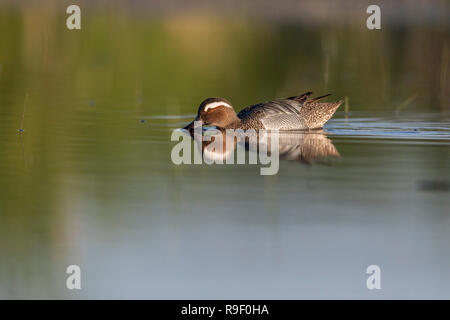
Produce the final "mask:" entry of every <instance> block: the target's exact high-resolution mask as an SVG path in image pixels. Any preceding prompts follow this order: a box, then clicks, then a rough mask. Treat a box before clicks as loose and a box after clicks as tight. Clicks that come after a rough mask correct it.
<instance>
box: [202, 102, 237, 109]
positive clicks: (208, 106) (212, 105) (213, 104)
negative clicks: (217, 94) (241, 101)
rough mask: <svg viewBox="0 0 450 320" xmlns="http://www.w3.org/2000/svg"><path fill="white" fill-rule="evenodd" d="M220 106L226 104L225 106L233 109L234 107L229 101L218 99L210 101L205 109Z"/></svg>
mask: <svg viewBox="0 0 450 320" xmlns="http://www.w3.org/2000/svg"><path fill="white" fill-rule="evenodd" d="M219 106H225V107H227V108H231V109H233V107H232V106H230V105H229V104H228V103H226V102H223V101H217V102H211V103H208V104H207V105H206V106H205V109H204V110H205V111H206V110H208V109H214V108H217V107H219Z"/></svg>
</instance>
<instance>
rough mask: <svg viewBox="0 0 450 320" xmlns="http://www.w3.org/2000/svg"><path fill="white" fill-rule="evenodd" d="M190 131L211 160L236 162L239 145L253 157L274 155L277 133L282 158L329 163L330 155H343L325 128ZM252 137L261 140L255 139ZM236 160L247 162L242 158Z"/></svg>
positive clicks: (337, 156) (206, 160)
mask: <svg viewBox="0 0 450 320" xmlns="http://www.w3.org/2000/svg"><path fill="white" fill-rule="evenodd" d="M189 133H190V135H191V137H192V138H193V139H194V141H195V142H196V146H197V148H198V150H199V151H200V152H201V154H202V155H203V159H204V161H205V162H207V163H217V162H221V163H223V162H226V163H233V160H234V157H235V154H237V156H238V157H239V151H236V152H235V150H236V149H239V148H241V149H244V150H245V151H247V152H248V157H249V158H251V157H252V154H253V155H254V158H256V155H257V153H258V152H259V155H260V156H261V154H264V153H267V154H268V155H270V153H271V150H272V151H273V149H272V147H274V146H272V145H271V144H272V143H274V142H275V140H274V138H275V137H277V138H278V143H277V144H278V154H279V158H280V159H283V160H287V161H295V162H298V163H303V164H313V163H322V164H325V163H327V162H326V161H325V160H326V159H327V158H339V157H340V154H339V152H338V150H337V149H336V147H335V146H334V145H333V143H332V142H331V140H330V139H329V138H328V137H327V136H326V133H325V132H324V131H323V130H309V131H278V132H277V133H276V135H274V133H271V131H264V132H263V133H261V132H260V131H259V132H258V131H254V134H248V131H241V132H240V133H239V132H238V133H236V131H232V133H230V130H225V129H222V128H204V130H202V131H200V133H199V132H194V130H190V131H189ZM252 138H253V139H254V140H252ZM216 141H217V142H218V143H219V144H221V145H222V147H221V148H220V147H219V148H217V143H215V142H216ZM252 141H257V143H251V142H252ZM261 149H263V150H261ZM261 151H263V152H261ZM244 153H245V152H244ZM230 158H231V160H230ZM229 160H230V161H229ZM234 163H243V162H239V160H238V161H237V162H234Z"/></svg>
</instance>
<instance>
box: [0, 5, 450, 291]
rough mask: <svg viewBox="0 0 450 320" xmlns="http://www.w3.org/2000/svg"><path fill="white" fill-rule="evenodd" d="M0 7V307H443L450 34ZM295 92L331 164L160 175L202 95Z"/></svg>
mask: <svg viewBox="0 0 450 320" xmlns="http://www.w3.org/2000/svg"><path fill="white" fill-rule="evenodd" d="M0 8H2V9H1V10H0V37H1V39H2V41H1V42H0V190H1V191H2V192H1V193H0V298H255V299H258V298H376V299H378V298H447V299H448V298H450V112H449V92H450V91H449V87H448V84H449V80H448V79H450V75H449V69H448V66H449V64H448V63H449V61H450V58H449V49H450V47H449V42H448V39H450V37H449V28H448V25H444V26H429V25H427V24H424V25H420V26H409V25H407V26H399V25H392V26H390V25H387V26H386V28H385V30H384V31H383V32H379V33H376V34H375V33H367V32H368V31H367V30H366V29H365V27H362V28H361V27H358V26H355V25H347V24H343V25H340V26H339V27H336V28H331V27H330V26H327V25H313V26H311V25H303V24H292V23H291V24H288V25H286V24H283V23H280V22H277V21H271V22H270V23H265V22H264V21H261V20H258V19H257V20H255V21H253V20H251V18H244V17H242V18H236V19H235V20H233V22H232V23H230V24H228V25H226V26H225V25H224V24H222V23H217V21H216V20H214V19H211V18H210V16H208V15H206V16H203V15H201V14H199V15H194V18H193V16H192V14H186V15H185V14H183V13H178V14H177V15H175V16H169V17H163V18H155V17H147V16H145V17H142V16H141V15H136V13H135V12H133V11H128V10H120V9H119V8H116V7H112V8H110V10H108V11H104V10H101V9H99V8H92V11H88V13H87V17H86V20H85V21H86V22H85V28H84V29H82V31H80V32H78V33H76V32H69V31H67V30H65V29H64V25H63V27H61V26H60V25H59V24H61V21H62V23H63V22H64V17H65V15H64V8H62V10H61V7H58V6H57V5H55V6H50V7H49V8H41V9H39V7H35V8H34V7H27V8H25V7H21V6H14V5H11V6H0ZM44 9H45V10H44ZM39 10H42V11H39ZM293 39H303V40H304V41H293ZM213 40H214V41H213ZM305 42H306V43H307V45H305V44H304V43H305ZM418 43H419V44H418ZM206 44H209V47H208V50H206V49H205V45H206ZM305 48H308V50H306V51H305V50H304V49H305ZM225 49H226V50H225ZM310 89H311V90H313V91H315V92H316V93H317V94H319V95H320V94H322V93H326V92H328V91H332V92H333V94H334V95H333V97H335V99H340V98H344V97H345V96H347V97H348V101H349V103H348V109H349V112H347V113H346V112H344V106H343V107H341V110H340V111H339V112H338V113H337V114H336V116H335V117H334V118H333V119H332V120H331V121H330V122H329V123H328V124H327V126H326V128H325V134H326V137H325V136H324V137H325V138H326V139H328V140H329V143H330V144H332V145H333V146H334V148H335V149H336V150H337V151H338V153H339V154H340V157H333V159H329V161H323V162H319V163H317V162H313V163H312V164H309V165H305V164H302V163H299V162H296V161H286V160H282V161H281V162H280V170H279V172H278V174H277V175H275V176H261V175H259V166H255V165H240V166H232V165H228V166H227V165H224V166H221V165H211V166H208V165H206V164H204V165H180V166H176V165H174V164H173V163H172V162H171V159H170V152H171V149H172V147H173V146H174V145H175V142H171V141H170V135H171V132H172V130H174V129H176V128H179V127H181V126H184V125H185V124H186V123H187V122H188V121H190V120H191V119H192V117H193V116H194V113H195V111H196V109H197V106H198V104H199V103H200V102H201V100H202V99H203V98H206V97H208V96H224V97H226V98H228V99H229V100H231V101H232V102H233V103H234V104H235V106H236V109H240V107H241V106H242V107H243V106H245V105H247V104H251V103H255V102H259V101H264V100H267V99H271V98H275V97H283V96H289V95H293V94H298V93H301V92H304V91H307V90H310ZM19 129H23V132H19V131H18V130H19ZM71 264H77V265H79V266H80V267H81V269H82V290H81V291H69V290H67V289H66V287H65V281H66V276H67V275H66V273H65V270H66V267H67V266H68V265H71ZM371 264H376V265H379V266H380V267H381V271H382V280H381V281H382V290H378V291H377V290H373V291H369V290H367V288H366V279H367V274H366V273H365V271H366V268H367V266H368V265H371Z"/></svg>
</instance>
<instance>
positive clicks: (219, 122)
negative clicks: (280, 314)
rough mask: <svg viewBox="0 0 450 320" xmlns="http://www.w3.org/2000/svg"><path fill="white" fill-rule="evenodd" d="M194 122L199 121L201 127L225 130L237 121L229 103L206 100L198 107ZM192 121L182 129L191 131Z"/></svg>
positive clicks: (220, 100)
mask: <svg viewBox="0 0 450 320" xmlns="http://www.w3.org/2000/svg"><path fill="white" fill-rule="evenodd" d="M194 121H201V122H202V126H216V127H220V128H227V127H229V126H230V125H232V124H234V123H235V122H236V121H239V118H238V117H237V116H236V112H235V111H234V109H233V106H232V105H231V103H230V102H228V101H227V100H225V99H222V98H208V99H206V100H204V101H203V102H202V103H201V104H200V106H199V107H198V112H197V117H196V118H195V119H194ZM194 121H192V122H191V123H190V124H188V125H187V126H186V127H184V128H183V129H185V130H189V131H190V130H192V129H193V128H194Z"/></svg>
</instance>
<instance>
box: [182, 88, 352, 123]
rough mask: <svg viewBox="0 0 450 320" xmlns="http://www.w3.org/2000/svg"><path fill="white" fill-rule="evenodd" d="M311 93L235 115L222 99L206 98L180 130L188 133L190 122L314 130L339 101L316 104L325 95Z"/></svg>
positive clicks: (329, 116)
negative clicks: (194, 114)
mask: <svg viewBox="0 0 450 320" xmlns="http://www.w3.org/2000/svg"><path fill="white" fill-rule="evenodd" d="M311 94H312V92H306V93H303V94H300V95H297V96H292V97H288V98H284V99H276V100H273V101H267V102H262V103H258V104H254V105H251V106H248V107H246V108H244V109H242V110H241V111H240V112H239V113H236V111H235V110H234V108H233V106H232V104H231V103H230V102H229V101H228V100H226V99H223V98H207V99H205V100H203V102H202V103H201V104H200V106H199V108H198V112H197V116H196V117H195V119H194V120H193V121H192V122H191V123H189V124H188V125H187V126H186V127H184V128H183V129H185V130H188V131H192V130H193V129H194V122H196V121H201V124H202V126H211V127H217V128H222V129H242V130H248V129H255V130H260V129H265V130H280V131H294V130H315V129H321V128H323V125H324V124H325V123H326V122H327V121H328V120H329V119H331V117H332V116H333V114H334V113H335V112H336V110H337V109H338V108H339V106H340V105H341V104H342V103H343V100H340V101H337V102H331V103H324V102H319V101H320V100H322V99H323V98H326V97H328V96H330V95H331V94H326V95H323V96H320V97H316V98H310V97H311Z"/></svg>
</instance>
